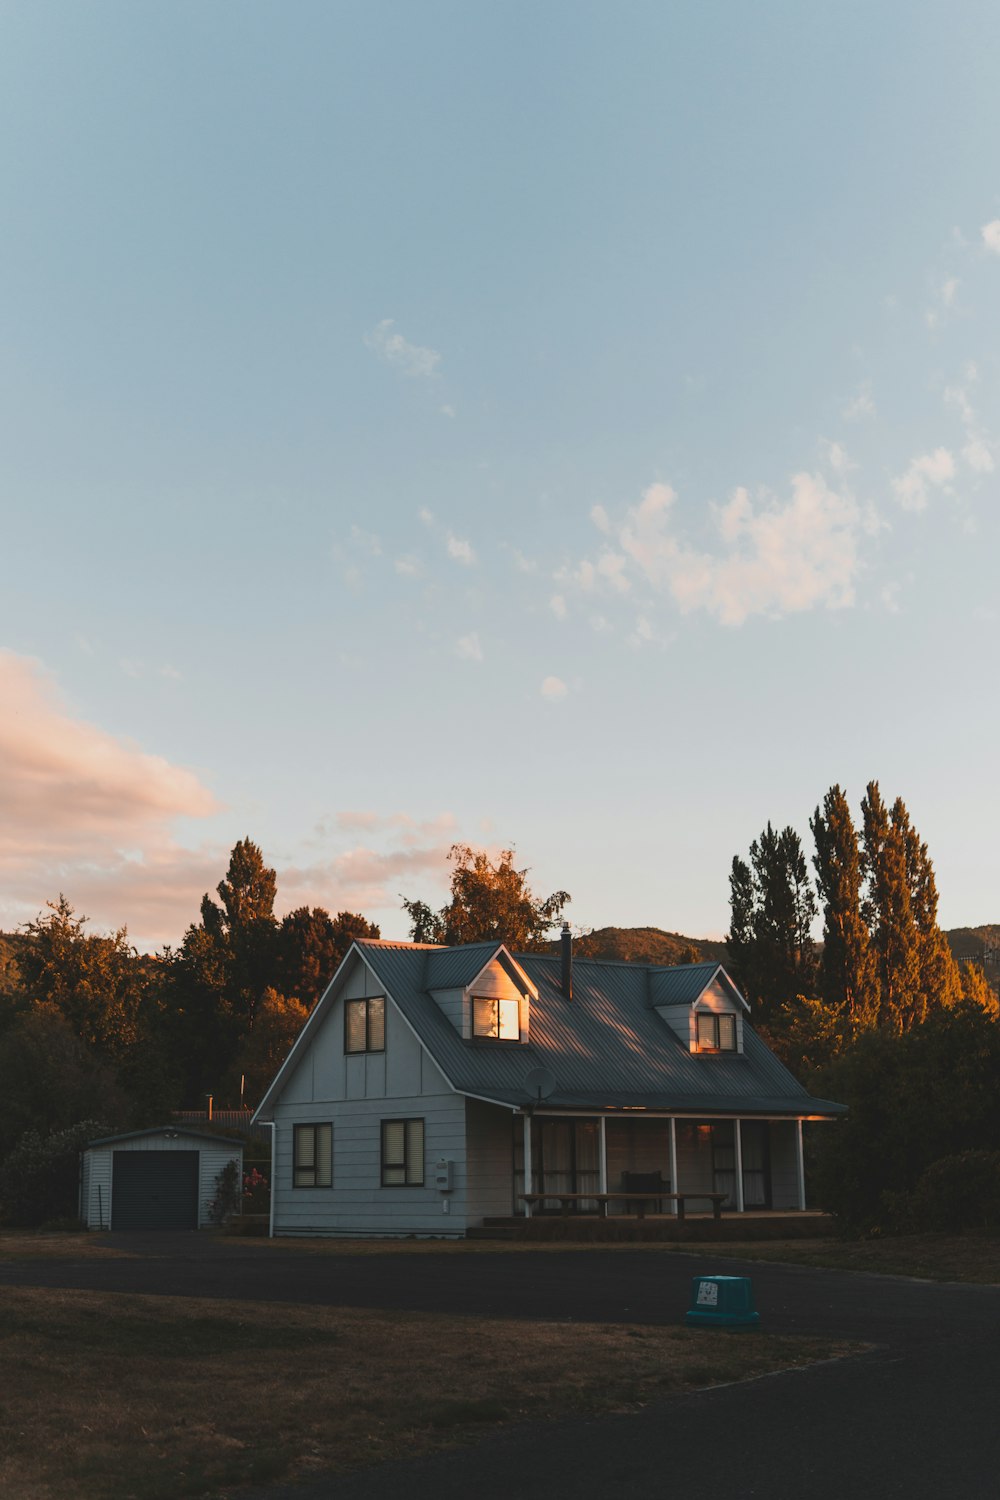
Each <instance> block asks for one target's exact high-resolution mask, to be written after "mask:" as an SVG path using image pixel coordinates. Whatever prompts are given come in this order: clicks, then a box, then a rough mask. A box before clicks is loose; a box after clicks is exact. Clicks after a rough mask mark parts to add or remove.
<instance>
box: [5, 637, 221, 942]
mask: <svg viewBox="0 0 1000 1500" xmlns="http://www.w3.org/2000/svg"><path fill="white" fill-rule="evenodd" d="M216 810H217V803H216V800H215V798H214V796H213V795H212V793H211V792H210V791H209V790H208V789H207V788H206V787H205V786H203V785H202V783H201V782H200V781H199V779H198V777H197V776H196V775H195V773H194V772H193V771H189V770H185V769H184V768H183V767H180V766H175V765H172V764H171V763H170V762H169V761H167V760H165V759H164V758H163V757H162V756H158V755H150V754H148V753H146V752H145V751H143V750H141V749H140V748H139V747H138V746H136V745H134V744H132V743H130V742H129V741H127V740H124V739H118V738H116V737H115V736H114V735H111V734H108V733H107V732H106V731H105V730H102V729H99V728H97V727H96V726H95V725H93V724H88V723H86V722H84V721H83V720H80V719H75V718H73V717H72V715H71V714H69V713H68V712H67V710H66V708H65V707H64V705H63V704H62V702H61V701H60V698H59V695H58V692H57V690H56V687H55V684H54V682H53V681H52V679H51V677H50V676H49V675H48V674H47V673H46V671H45V670H44V668H43V667H42V666H41V664H40V663H39V662H37V661H33V660H31V659H29V658H26V657H20V656H16V655H14V653H13V652H10V651H0V925H13V923H15V922H18V921H23V920H24V918H25V917H30V916H33V915H34V914H35V913H36V912H37V911H38V910H39V909H40V908H41V907H42V906H43V905H44V903H45V901H47V900H50V899H52V898H53V897H54V896H56V895H58V893H59V891H60V890H62V889H66V893H67V895H70V890H69V887H71V886H74V887H75V886H76V884H77V882H79V884H80V885H81V886H82V887H84V888H85V889H86V890H87V891H88V892H93V893H94V894H97V893H98V892H99V890H100V887H101V885H102V883H105V882H111V883H112V884H114V883H115V882H116V881H119V882H120V883H121V884H122V886H123V888H124V889H125V890H126V891H128V892H132V891H135V893H136V895H137V896H138V892H139V889H140V888H142V887H143V886H146V887H148V885H149V883H150V877H152V878H153V879H154V880H162V879H163V878H164V875H165V872H166V871H167V870H171V871H173V869H174V866H175V864H176V860H177V857H178V856H179V855H181V856H183V859H184V860H186V861H190V860H191V859H195V860H197V859H198V856H193V855H191V853H190V852H189V851H180V850H177V849H176V848H175V846H174V845H173V843H172V841H171V836H170V828H171V825H172V823H173V822H174V820H175V819H177V818H180V817H187V818H204V817H208V816H209V815H210V814H212V813H213V812H215V811H216ZM171 881H172V882H173V881H175V875H174V874H172V875H171ZM70 899H71V900H72V899H73V897H72V896H71V897H70ZM129 904H130V905H131V903H129ZM136 904H137V905H141V902H137V903H136ZM94 917H95V919H96V920H98V921H99V922H100V923H101V924H102V925H107V926H116V927H117V926H120V925H122V923H123V922H126V921H130V920H132V918H131V914H130V911H129V910H128V909H127V908H126V909H119V910H118V911H117V912H114V913H112V912H110V911H107V912H105V911H103V910H102V911H100V912H98V911H96V910H95V912H94Z"/></svg>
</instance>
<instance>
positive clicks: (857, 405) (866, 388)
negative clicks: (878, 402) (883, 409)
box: [841, 380, 875, 422]
mask: <svg viewBox="0 0 1000 1500" xmlns="http://www.w3.org/2000/svg"><path fill="white" fill-rule="evenodd" d="M841 415H842V416H843V418H844V420H845V421H846V422H863V421H864V420H865V419H866V418H867V417H873V416H874V415H875V399H874V397H873V396H872V386H871V381H870V380H866V381H865V382H864V383H863V384H862V386H861V387H860V389H859V390H857V391H856V392H855V394H854V395H853V396H852V397H851V399H850V400H849V401H848V402H847V403H846V404H845V406H844V408H843V410H842V412H841Z"/></svg>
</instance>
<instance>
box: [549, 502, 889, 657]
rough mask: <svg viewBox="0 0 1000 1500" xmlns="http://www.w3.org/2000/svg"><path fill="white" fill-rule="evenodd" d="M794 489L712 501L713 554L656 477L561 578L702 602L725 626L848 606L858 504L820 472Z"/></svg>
mask: <svg viewBox="0 0 1000 1500" xmlns="http://www.w3.org/2000/svg"><path fill="white" fill-rule="evenodd" d="M791 491H792V493H791V497H790V499H788V500H786V501H784V502H782V501H780V500H778V499H777V498H776V497H774V496H773V495H770V494H768V493H766V492H763V493H761V494H760V495H758V496H757V497H756V498H752V497H751V495H750V492H749V491H748V490H746V489H742V488H741V489H737V490H735V491H734V492H733V494H732V496H731V498H730V500H729V501H728V502H727V504H725V505H723V506H715V507H713V510H712V515H713V527H714V531H715V533H716V539H717V543H718V545H717V548H716V550H715V551H714V552H713V551H708V550H701V549H698V548H695V547H692V546H691V545H689V544H688V543H687V542H686V541H685V540H683V538H682V537H681V535H680V534H679V532H678V529H677V526H676V524H675V520H674V510H675V505H676V501H677V494H676V492H675V491H674V490H673V489H672V487H671V486H670V485H668V484H662V483H658V484H653V485H650V486H649V488H648V489H647V490H646V491H645V493H644V494H643V496H642V499H641V501H640V503H639V504H638V505H634V506H631V507H629V509H628V510H627V511H626V513H625V516H624V518H623V520H622V521H621V522H620V523H619V524H617V525H616V526H612V525H611V523H610V521H609V522H608V541H607V542H606V543H605V546H604V549H603V551H602V552H601V553H600V554H599V555H598V557H597V560H596V562H594V561H591V560H590V559H585V560H584V561H583V562H581V563H580V564H578V565H577V566H576V567H574V568H571V569H564V570H562V572H561V573H560V574H559V575H557V576H558V577H561V578H564V579H567V580H572V581H573V582H575V583H576V584H577V586H578V587H580V588H582V589H584V590H586V591H594V590H597V589H603V590H604V591H605V592H607V593H610V594H619V595H625V594H627V593H629V592H630V591H632V590H633V589H634V588H635V587H638V586H639V585H642V586H643V587H644V588H645V589H652V590H653V593H654V595H660V596H661V597H666V598H669V599H671V600H672V601H673V602H674V604H675V605H676V606H677V607H678V608H679V609H680V610H681V611H682V612H684V613H688V612H690V611H692V610H699V609H700V610H705V611H707V612H708V613H709V614H711V615H714V616H715V617H716V618H717V619H718V620H720V621H721V622H722V623H723V624H726V625H740V624H742V623H743V622H744V621H745V620H746V619H747V618H748V617H749V616H750V615H755V614H764V615H775V614H787V613H794V612H796V611H800V610H806V609H812V608H816V607H818V606H822V607H825V608H828V609H837V608H843V607H844V606H846V605H848V604H851V603H852V602H853V600H854V580H855V575H856V573H857V570H858V567H859V556H858V543H859V537H860V535H861V532H862V530H863V516H862V513H861V511H860V508H859V506H858V505H857V503H856V501H855V500H854V498H853V496H851V494H850V493H849V492H848V491H847V490H845V489H841V490H840V491H837V490H834V489H832V488H831V487H830V486H829V485H828V484H827V482H826V480H825V479H824V478H823V477H822V476H821V475H818V474H807V473H800V474H796V475H794V476H793V477H792V480H791ZM643 618H644V617H643V616H640V620H641V619H643ZM647 627H648V622H647ZM650 630H651V627H648V628H645V629H643V628H640V627H639V626H637V627H636V630H635V631H633V635H634V636H635V637H636V639H637V640H638V641H640V642H641V641H643V640H645V639H648V638H649V635H650Z"/></svg>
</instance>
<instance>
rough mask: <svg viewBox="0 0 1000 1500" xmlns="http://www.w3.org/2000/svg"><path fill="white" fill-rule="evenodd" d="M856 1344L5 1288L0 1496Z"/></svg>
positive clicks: (590, 1411)
mask: <svg viewBox="0 0 1000 1500" xmlns="http://www.w3.org/2000/svg"><path fill="white" fill-rule="evenodd" d="M861 1347H862V1346H860V1345H849V1344H845V1343H836V1342H832V1341H830V1340H821V1339H808V1338H781V1337H774V1336H770V1335H766V1334H761V1333H757V1332H753V1333H725V1332H721V1331H720V1332H713V1331H705V1330H702V1329H687V1328H684V1327H670V1328H648V1327H643V1328H640V1327H629V1326H620V1325H606V1324H593V1325H591V1324H580V1323H526V1322H516V1323H514V1322H508V1321H503V1320H490V1319H481V1318H453V1317H440V1316H435V1315H430V1314H422V1313H383V1312H370V1311H357V1310H354V1309H350V1310H348V1309H342V1308H324V1307H295V1306H288V1305H286V1304H283V1303H282V1304H279V1303H260V1302H255V1303H234V1302H223V1301H206V1300H202V1299H194V1298H181V1297H151V1296H134V1295H117V1294H110V1293H97V1292H81V1291H52V1290H48V1289H36V1288H24V1287H16V1288H13V1287H8V1288H4V1289H2V1290H0V1361H2V1369H3V1372H4V1380H3V1386H2V1390H0V1494H3V1495H9V1496H11V1497H12V1500H13V1497H14V1496H16V1497H17V1500H65V1497H66V1496H73V1497H74V1500H133V1497H134V1500H175V1497H181V1496H197V1495H206V1494H212V1493H219V1492H221V1491H223V1490H224V1489H225V1488H226V1487H227V1486H231V1485H239V1484H247V1483H251V1482H257V1483H263V1482H267V1481H269V1480H276V1479H279V1478H295V1477H298V1478H304V1477H307V1476H308V1475H310V1474H311V1473H314V1472H317V1471H322V1470H328V1469H343V1468H350V1467H356V1466H358V1465H364V1464H370V1463H377V1462H380V1461H382V1460H384V1459H388V1458H396V1457H402V1456H405V1455H408V1454H415V1453H421V1452H427V1451H428V1450H430V1449H433V1448H439V1447H445V1446H449V1445H452V1444H454V1443H456V1442H467V1441H470V1440H472V1439H474V1438H475V1436H476V1435H477V1434H480V1433H482V1432H484V1431H488V1430H490V1429H491V1428H493V1427H495V1426H496V1425H497V1424H500V1423H504V1422H517V1421H523V1420H526V1419H535V1420H537V1419H542V1418H552V1417H566V1416H573V1415H593V1416H599V1415H602V1414H606V1413H609V1412H616V1411H627V1410H630V1409H634V1408H636V1407H638V1406H641V1405H643V1404H644V1403H646V1402H649V1401H651V1400H655V1399H656V1398H657V1397H662V1396H664V1395H668V1394H671V1393H674V1392H680V1391H688V1390H692V1389H697V1388H700V1387H705V1386H710V1385H716V1384H719V1383H722V1382H729V1381H734V1380H744V1379H748V1378H752V1377H754V1376H758V1375H762V1374H766V1373H769V1372H772V1371H776V1370H785V1369H790V1368H793V1367H796V1366H801V1365H805V1364H809V1363H811V1362H814V1361H816V1360H820V1359H827V1358H831V1357H838V1356H844V1355H847V1354H850V1353H854V1352H856V1351H858V1350H859V1349H860V1348H861Z"/></svg>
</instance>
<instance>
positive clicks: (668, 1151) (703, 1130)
mask: <svg viewBox="0 0 1000 1500" xmlns="http://www.w3.org/2000/svg"><path fill="white" fill-rule="evenodd" d="M805 1118H808V1117H805V1116H799V1117H788V1116H761V1115H742V1116H741V1115H731V1114H729V1115H724V1114H718V1115H712V1114H699V1115H687V1114H678V1113H672V1114H668V1113H666V1112H663V1113H659V1112H654V1111H652V1110H642V1111H638V1110H636V1111H632V1110H620V1109H619V1110H605V1111H602V1112H594V1113H582V1112H580V1113H576V1112H574V1113H572V1114H569V1113H567V1112H560V1111H556V1110H551V1111H547V1110H544V1109H537V1108H536V1109H532V1110H530V1111H528V1110H525V1111H522V1112H521V1113H519V1114H517V1115H515V1117H514V1173H513V1199H512V1205H511V1208H512V1213H513V1214H515V1215H518V1216H523V1217H524V1218H531V1217H533V1216H540V1217H546V1216H548V1215H553V1214H554V1215H561V1216H563V1217H565V1215H566V1213H567V1212H571V1213H573V1214H574V1215H576V1216H579V1215H585V1216H590V1217H596V1216H598V1214H599V1213H600V1216H601V1217H604V1216H607V1217H609V1218H615V1217H618V1218H621V1217H627V1216H630V1215H633V1214H634V1215H636V1216H640V1215H641V1216H642V1217H645V1216H646V1215H647V1213H648V1212H649V1211H653V1212H655V1211H656V1210H657V1209H658V1208H662V1210H663V1211H664V1212H665V1213H666V1214H668V1215H670V1216H671V1217H673V1218H675V1219H677V1218H681V1217H691V1216H692V1215H698V1214H701V1213H706V1214H709V1215H712V1213H713V1210H714V1209H715V1207H716V1204H717V1203H718V1202H719V1201H720V1196H721V1204H722V1209H723V1211H724V1212H725V1213H726V1214H727V1215H729V1214H734V1213H735V1214H742V1215H747V1214H755V1215H761V1214H763V1215H769V1214H771V1213H805V1212H806V1191H805V1170H804V1160H803V1146H802V1126H803V1121H804V1119H805ZM526 1184H528V1186H526ZM640 1190H642V1191H646V1192H648V1193H650V1194H651V1196H648V1197H647V1198H646V1199H645V1201H643V1200H642V1198H637V1197H636V1194H637V1193H639V1192H640ZM658 1190H659V1191H660V1192H662V1194H663V1197H662V1202H660V1203H658V1202H657V1200H656V1194H657V1191H658ZM525 1194H527V1195H528V1197H529V1200H531V1199H534V1201H527V1202H526V1201H525ZM548 1194H551V1195H552V1196H551V1198H548V1197H547V1196H546V1195H548ZM588 1194H593V1195H594V1196H593V1197H592V1198H591V1197H589V1196H588ZM678 1194H680V1195H683V1202H679V1201H678V1198H677V1197H676V1196H673V1197H671V1196H668V1195H678ZM560 1195H561V1197H560ZM702 1195H703V1196H702ZM713 1199H714V1201H713Z"/></svg>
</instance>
